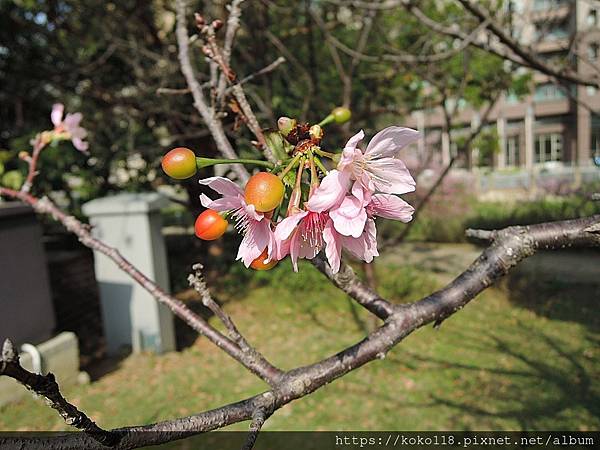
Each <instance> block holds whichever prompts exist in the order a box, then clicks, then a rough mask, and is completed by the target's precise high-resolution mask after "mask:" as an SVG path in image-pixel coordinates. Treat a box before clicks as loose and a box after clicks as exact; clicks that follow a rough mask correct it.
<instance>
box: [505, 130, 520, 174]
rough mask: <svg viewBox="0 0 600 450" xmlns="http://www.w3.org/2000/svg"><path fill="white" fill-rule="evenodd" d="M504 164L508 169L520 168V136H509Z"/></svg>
mask: <svg viewBox="0 0 600 450" xmlns="http://www.w3.org/2000/svg"><path fill="white" fill-rule="evenodd" d="M504 163H505V165H506V167H518V166H519V165H520V156H519V136H508V137H507V138H506V148H505V149H504Z"/></svg>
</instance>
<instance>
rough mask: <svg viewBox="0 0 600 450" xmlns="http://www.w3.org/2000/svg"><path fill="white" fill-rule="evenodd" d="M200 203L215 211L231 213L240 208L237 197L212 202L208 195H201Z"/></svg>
mask: <svg viewBox="0 0 600 450" xmlns="http://www.w3.org/2000/svg"><path fill="white" fill-rule="evenodd" d="M200 203H202V206H204V207H205V208H210V209H214V210H215V211H230V210H232V209H238V208H239V207H240V200H239V199H238V198H237V197H222V198H219V199H217V200H211V199H210V198H209V197H208V196H207V195H205V194H200Z"/></svg>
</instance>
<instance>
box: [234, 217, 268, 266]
mask: <svg viewBox="0 0 600 450" xmlns="http://www.w3.org/2000/svg"><path fill="white" fill-rule="evenodd" d="M271 233H272V231H271V226H270V224H269V222H268V221H266V220H261V221H258V222H257V221H250V222H248V228H247V230H246V234H245V235H244V238H243V239H242V242H241V243H240V247H239V249H238V254H237V257H236V260H239V259H241V260H242V261H243V263H244V265H245V266H246V267H249V266H250V264H251V263H252V261H254V260H255V259H256V258H258V257H259V256H260V254H261V253H262V252H263V250H264V249H265V248H267V246H268V245H269V242H270V239H271V237H270V234H271Z"/></svg>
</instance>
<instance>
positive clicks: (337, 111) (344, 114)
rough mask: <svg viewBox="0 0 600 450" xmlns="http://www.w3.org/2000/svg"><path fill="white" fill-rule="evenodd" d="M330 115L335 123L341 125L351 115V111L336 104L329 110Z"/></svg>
mask: <svg viewBox="0 0 600 450" xmlns="http://www.w3.org/2000/svg"><path fill="white" fill-rule="evenodd" d="M331 115H332V116H333V120H335V123H337V124H340V125H341V124H343V123H346V122H348V121H349V120H350V117H352V112H351V111H350V110H349V109H348V108H345V107H343V106H338V107H337V108H334V109H333V110H332V111H331Z"/></svg>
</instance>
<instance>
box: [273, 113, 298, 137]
mask: <svg viewBox="0 0 600 450" xmlns="http://www.w3.org/2000/svg"><path fill="white" fill-rule="evenodd" d="M277 128H278V129H279V131H280V132H281V134H283V135H284V136H287V135H288V134H290V131H292V130H293V129H294V128H296V119H290V118H289V117H280V118H279V119H278V120H277Z"/></svg>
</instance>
